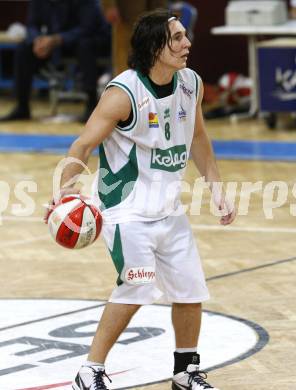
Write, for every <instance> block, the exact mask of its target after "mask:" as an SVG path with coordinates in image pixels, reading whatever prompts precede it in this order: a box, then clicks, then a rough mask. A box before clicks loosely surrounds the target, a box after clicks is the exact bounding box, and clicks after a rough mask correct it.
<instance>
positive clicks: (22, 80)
mask: <svg viewBox="0 0 296 390" xmlns="http://www.w3.org/2000/svg"><path fill="white" fill-rule="evenodd" d="M110 30H111V29H110V26H109V25H108V23H107V22H106V20H105V19H104V17H103V15H102V13H101V10H100V7H99V2H98V0H83V1H82V0H31V1H30V3H29V10H28V26H27V38H26V40H25V41H24V42H22V43H21V44H20V45H19V46H18V47H17V49H16V53H15V95H16V101H17V103H16V107H15V108H14V109H13V111H12V112H11V113H10V114H8V115H7V116H5V117H2V118H0V120H1V121H5V120H17V119H29V118H30V116H31V115H30V105H29V99H30V92H31V84H32V78H33V75H34V74H35V73H36V72H37V70H38V69H40V67H42V66H44V65H45V64H46V63H47V62H48V61H50V62H51V63H52V64H54V65H55V66H58V65H59V63H60V60H61V59H62V58H63V57H73V56H75V57H76V58H77V60H78V63H79V67H80V70H81V73H82V82H83V89H84V91H85V92H86V93H87V96H88V99H87V103H86V108H85V112H84V114H83V116H82V118H81V119H82V121H84V120H86V119H87V118H88V116H89V115H90V113H91V112H92V111H93V109H94V107H95V106H96V103H97V92H96V81H97V66H96V59H97V57H98V56H106V55H109V54H110V50H111V31H110Z"/></svg>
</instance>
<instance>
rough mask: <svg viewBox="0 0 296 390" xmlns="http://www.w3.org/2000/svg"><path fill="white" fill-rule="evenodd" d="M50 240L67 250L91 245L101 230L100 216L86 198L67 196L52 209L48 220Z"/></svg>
mask: <svg viewBox="0 0 296 390" xmlns="http://www.w3.org/2000/svg"><path fill="white" fill-rule="evenodd" d="M48 226H49V231H50V234H51V236H52V238H53V239H54V240H55V241H56V242H57V243H58V244H60V245H62V246H63V247H65V248H69V249H80V248H84V247H86V246H88V245H90V244H92V243H93V242H94V241H95V240H96V239H97V238H98V236H99V234H100V232H101V228H102V216H101V213H100V211H99V210H98V209H97V207H95V206H94V205H93V204H92V203H91V202H90V200H89V199H88V198H86V197H84V196H81V195H76V194H75V195H67V196H65V197H64V198H62V199H61V200H60V202H59V203H58V204H57V205H56V206H55V207H54V209H53V211H52V212H51V214H50V216H49V218H48Z"/></svg>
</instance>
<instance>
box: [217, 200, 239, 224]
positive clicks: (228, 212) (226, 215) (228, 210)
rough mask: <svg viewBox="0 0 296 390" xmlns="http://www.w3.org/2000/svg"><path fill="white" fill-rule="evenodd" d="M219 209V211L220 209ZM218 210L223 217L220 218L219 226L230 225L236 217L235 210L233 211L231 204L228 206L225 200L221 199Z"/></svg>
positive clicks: (228, 203) (233, 207)
mask: <svg viewBox="0 0 296 390" xmlns="http://www.w3.org/2000/svg"><path fill="white" fill-rule="evenodd" d="M220 207H221V209H220ZM219 209H220V210H221V211H223V215H222V217H221V218H220V224H221V225H229V224H231V223H232V222H233V221H234V219H235V217H236V209H235V206H234V205H233V204H230V202H229V201H227V199H225V198H224V199H222V202H221V204H220V206H219Z"/></svg>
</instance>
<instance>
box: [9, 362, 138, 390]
mask: <svg viewBox="0 0 296 390" xmlns="http://www.w3.org/2000/svg"><path fill="white" fill-rule="evenodd" d="M136 368H138V367H135V368H129V369H128V370H124V371H118V372H112V373H111V374H108V376H114V375H120V374H124V373H125V372H129V371H133V370H135V369H136ZM72 382H73V381H70V382H64V383H55V384H51V385H44V386H37V387H27V388H25V389H17V390H47V389H56V388H57V387H63V386H68V385H71V383H72Z"/></svg>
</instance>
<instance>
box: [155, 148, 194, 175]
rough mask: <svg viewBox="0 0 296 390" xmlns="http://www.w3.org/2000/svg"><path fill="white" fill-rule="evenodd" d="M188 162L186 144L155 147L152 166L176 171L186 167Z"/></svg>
mask: <svg viewBox="0 0 296 390" xmlns="http://www.w3.org/2000/svg"><path fill="white" fill-rule="evenodd" d="M186 162H187V151H186V145H177V146H173V147H172V148H168V149H153V150H152V153H151V165H150V168H152V169H161V170H163V171H169V172H176V171H179V170H180V169H183V168H185V166H186Z"/></svg>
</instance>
